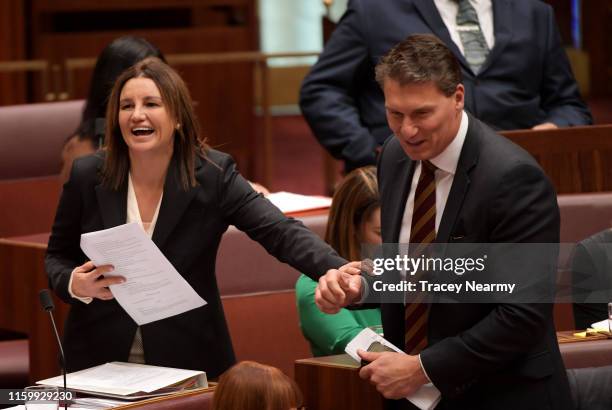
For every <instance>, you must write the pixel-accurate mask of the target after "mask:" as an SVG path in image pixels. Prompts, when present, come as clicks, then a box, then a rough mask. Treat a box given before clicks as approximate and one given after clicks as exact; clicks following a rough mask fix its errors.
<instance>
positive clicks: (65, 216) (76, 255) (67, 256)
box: [45, 159, 85, 303]
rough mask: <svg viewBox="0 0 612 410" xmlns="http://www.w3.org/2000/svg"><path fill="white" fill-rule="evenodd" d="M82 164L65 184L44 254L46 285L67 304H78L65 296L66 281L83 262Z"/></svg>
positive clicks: (74, 167) (76, 167) (66, 290)
mask: <svg viewBox="0 0 612 410" xmlns="http://www.w3.org/2000/svg"><path fill="white" fill-rule="evenodd" d="M82 163H83V161H82V160H81V159H77V160H75V162H74V164H73V167H72V172H71V175H70V178H69V179H68V181H67V182H66V183H65V184H64V188H63V190H62V194H61V197H60V201H59V205H58V207H57V211H56V214H55V221H54V222H53V227H52V229H51V236H50V238H49V244H48V246H47V253H46V255H45V268H46V270H47V276H48V278H49V285H50V286H51V288H52V289H53V290H54V291H55V293H56V294H57V295H58V296H59V297H60V298H61V299H62V300H63V301H64V302H66V303H75V302H78V301H77V300H76V299H74V298H72V297H71V296H70V294H69V293H68V281H69V280H70V274H71V273H72V271H73V270H74V268H76V267H77V266H80V265H82V264H83V263H84V262H85V257H84V254H83V252H82V251H81V248H80V239H81V228H80V218H81V208H82V203H81V193H80V188H79V185H80V182H79V181H80V180H81V175H80V174H81V173H82V170H81V169H79V165H80V164H82ZM78 303H81V302H78Z"/></svg>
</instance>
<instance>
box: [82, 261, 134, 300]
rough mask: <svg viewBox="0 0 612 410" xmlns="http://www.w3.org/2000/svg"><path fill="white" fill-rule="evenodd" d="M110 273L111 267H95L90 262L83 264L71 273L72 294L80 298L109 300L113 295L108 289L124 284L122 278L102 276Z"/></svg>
mask: <svg viewBox="0 0 612 410" xmlns="http://www.w3.org/2000/svg"><path fill="white" fill-rule="evenodd" d="M112 271H113V267H112V266H111V265H103V266H98V267H96V266H95V265H94V264H93V262H91V261H88V262H86V263H84V264H83V265H81V266H79V267H78V268H76V269H75V270H74V272H73V273H72V276H73V277H72V289H71V291H72V293H73V294H74V295H75V296H78V297H80V298H83V297H91V298H98V299H102V300H111V299H112V298H113V294H112V293H111V291H110V290H109V289H108V287H109V286H110V285H116V284H119V283H123V282H125V278H124V277H122V276H110V277H104V274H107V273H110V272H112Z"/></svg>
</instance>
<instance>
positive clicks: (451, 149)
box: [399, 111, 468, 244]
mask: <svg viewBox="0 0 612 410" xmlns="http://www.w3.org/2000/svg"><path fill="white" fill-rule="evenodd" d="M467 129H468V116H467V114H466V113H465V111H463V112H462V113H461V124H460V125H459V130H458V131H457V135H456V136H455V138H454V139H453V140H452V141H451V143H450V144H449V145H448V147H446V149H445V150H444V151H442V152H441V153H440V154H439V155H438V156H437V157H434V158H431V159H430V160H429V162H431V163H432V164H434V165H435V166H436V167H437V168H438V169H437V170H436V172H435V178H436V232H438V227H439V226H440V221H441V220H442V214H443V213H444V207H445V206H446V201H447V199H448V194H449V193H450V189H451V185H452V184H453V179H454V178H455V172H456V170H457V163H458V162H459V156H460V155H461V148H463V142H464V141H465V136H466V134H467ZM420 176H421V161H419V162H418V163H417V164H416V166H415V169H414V175H413V176H412V182H411V185H410V193H409V194H408V199H407V201H406V208H405V209H404V216H403V218H402V228H401V229H400V234H399V243H405V244H406V243H410V229H411V226H412V214H413V212H414V194H415V191H416V187H417V184H418V182H419V177H420Z"/></svg>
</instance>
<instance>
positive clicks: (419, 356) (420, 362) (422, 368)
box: [417, 355, 433, 384]
mask: <svg viewBox="0 0 612 410" xmlns="http://www.w3.org/2000/svg"><path fill="white" fill-rule="evenodd" d="M417 357H418V358H419V364H420V365H421V370H423V374H425V377H426V378H427V380H429V383H431V384H433V382H432V381H431V379H430V378H429V375H428V374H427V371H426V370H425V367H423V362H422V361H421V355H418V356H417Z"/></svg>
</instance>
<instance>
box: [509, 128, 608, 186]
mask: <svg viewBox="0 0 612 410" xmlns="http://www.w3.org/2000/svg"><path fill="white" fill-rule="evenodd" d="M502 134H503V135H504V136H506V137H508V138H509V139H510V140H512V141H514V142H515V143H516V144H518V145H520V146H522V147H523V148H524V149H525V150H526V151H528V152H529V153H530V154H531V155H533V156H534V157H535V159H536V160H537V161H538V162H539V163H540V165H541V166H542V168H543V169H544V172H545V173H546V175H548V177H549V178H550V179H551V181H552V183H553V185H554V186H555V188H556V189H557V193H558V194H564V193H578V192H601V191H612V125H600V126H591V127H572V128H560V129H556V130H544V131H532V130H523V131H506V132H503V133H502Z"/></svg>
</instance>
